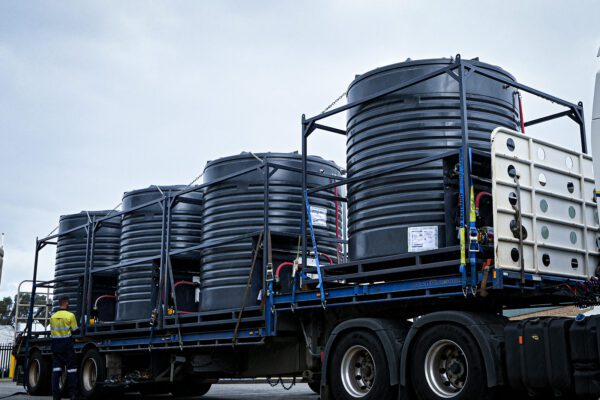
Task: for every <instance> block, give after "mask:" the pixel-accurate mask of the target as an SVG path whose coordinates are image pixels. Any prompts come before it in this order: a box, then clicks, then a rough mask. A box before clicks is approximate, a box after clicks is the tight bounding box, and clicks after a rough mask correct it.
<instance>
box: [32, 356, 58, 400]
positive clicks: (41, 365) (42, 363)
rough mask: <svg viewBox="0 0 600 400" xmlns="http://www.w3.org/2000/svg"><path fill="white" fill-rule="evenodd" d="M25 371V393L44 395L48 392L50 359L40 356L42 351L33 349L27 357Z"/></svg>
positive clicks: (50, 371)
mask: <svg viewBox="0 0 600 400" xmlns="http://www.w3.org/2000/svg"><path fill="white" fill-rule="evenodd" d="M27 365H28V367H27V373H26V374H25V379H26V382H27V385H26V386H27V393H28V394H30V395H31V396H44V395H47V394H49V393H50V385H51V380H50V375H51V373H52V370H51V368H50V361H49V360H48V359H47V358H44V357H42V353H40V352H39V351H34V352H33V353H32V354H31V356H30V357H29V362H28V364H27Z"/></svg>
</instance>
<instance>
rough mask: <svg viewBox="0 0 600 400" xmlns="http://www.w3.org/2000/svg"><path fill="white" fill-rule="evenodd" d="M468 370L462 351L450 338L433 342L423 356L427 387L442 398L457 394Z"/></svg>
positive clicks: (462, 386) (463, 384)
mask: <svg viewBox="0 0 600 400" xmlns="http://www.w3.org/2000/svg"><path fill="white" fill-rule="evenodd" d="M468 370H469V364H468V362H467V357H466V356H465V353H464V351H463V350H462V349H461V347H460V346H459V345H458V344H456V343H455V342H453V341H451V340H447V339H443V340H439V341H437V342H435V343H434V344H433V346H431V347H430V348H429V351H428V352H427V355H426V356H425V377H426V379H427V383H428V384H429V388H430V389H431V390H432V391H433V392H434V393H435V394H436V395H438V396H439V397H442V398H446V399H449V398H452V397H455V396H458V394H459V393H460V392H461V391H462V390H463V388H464V387H465V384H466V382H467V378H468Z"/></svg>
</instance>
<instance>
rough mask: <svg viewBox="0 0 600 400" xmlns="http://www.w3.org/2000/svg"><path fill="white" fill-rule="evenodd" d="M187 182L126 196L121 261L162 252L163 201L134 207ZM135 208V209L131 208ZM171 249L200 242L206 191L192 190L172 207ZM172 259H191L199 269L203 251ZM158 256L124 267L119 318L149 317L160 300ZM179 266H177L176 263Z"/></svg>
mask: <svg viewBox="0 0 600 400" xmlns="http://www.w3.org/2000/svg"><path fill="white" fill-rule="evenodd" d="M185 188H186V186H183V185H179V186H159V187H157V186H150V187H149V188H146V189H139V190H133V191H131V192H127V193H125V194H124V196H123V211H124V214H123V228H122V233H121V261H129V260H132V259H136V258H145V257H152V256H158V255H160V252H161V245H162V217H163V211H162V208H161V205H160V204H159V203H154V204H152V205H150V206H146V207H144V208H141V209H137V210H132V209H133V208H135V207H137V206H140V205H142V204H145V203H148V202H150V201H152V200H156V199H159V198H161V197H162V196H163V193H164V194H168V193H175V192H177V191H180V190H183V189H185ZM130 210H132V211H130ZM171 210H172V211H171V250H178V249H183V248H187V247H191V246H195V245H198V244H200V240H201V234H202V193H201V192H199V191H196V192H189V193H187V194H185V195H183V196H181V197H180V201H178V202H177V203H176V204H175V205H174V206H173V208H172V209H171ZM172 260H174V261H178V260H188V261H189V262H190V263H191V264H192V268H194V264H195V268H196V269H197V271H198V273H199V262H200V253H199V252H198V251H192V252H186V253H182V254H180V255H177V256H176V257H173V258H172ZM158 265H159V264H158V259H157V260H156V261H155V262H154V263H153V262H144V263H140V264H135V265H132V266H127V267H121V268H120V271H119V285H118V289H117V320H119V321H124V320H133V319H146V318H149V317H150V315H151V312H152V309H153V308H154V304H155V300H156V297H155V296H156V290H154V289H155V287H156V285H157V284H158V276H157V271H158V270H157V268H158ZM174 268H175V267H174Z"/></svg>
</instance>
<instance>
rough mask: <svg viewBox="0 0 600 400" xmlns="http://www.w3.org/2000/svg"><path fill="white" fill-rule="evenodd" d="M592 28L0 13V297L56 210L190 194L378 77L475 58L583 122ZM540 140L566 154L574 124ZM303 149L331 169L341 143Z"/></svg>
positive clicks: (287, 13) (195, 4)
mask: <svg viewBox="0 0 600 400" xmlns="http://www.w3.org/2000/svg"><path fill="white" fill-rule="evenodd" d="M599 18H600V2H597V1H592V0H589V1H577V2H572V1H549V0H543V1H542V0H540V1H524V0H517V1H508V0H504V1H472V2H466V1H452V2H448V1H423V0H418V1H417V0H413V1H374V0H369V1H367V0H365V1H348V0H345V1H342V0H339V1H299V0H293V1H127V2H124V1H85V2H84V1H61V2H48V1H39V2H38V1H22V0H14V1H8V0H4V1H0V169H1V171H2V183H1V184H0V232H4V233H5V234H6V240H5V251H6V256H5V262H4V272H3V276H2V283H1V286H0V295H13V294H14V293H15V291H16V285H17V284H18V282H19V281H21V280H23V279H29V278H30V277H31V272H32V266H33V256H34V252H33V250H34V241H35V237H36V236H38V235H39V236H45V235H46V234H48V233H49V232H50V231H51V230H52V229H53V228H54V227H55V226H56V225H57V222H58V217H59V215H61V214H68V213H73V212H79V211H81V210H94V209H106V208H112V207H114V206H115V205H116V204H118V203H119V201H120V198H121V196H122V193H123V192H124V191H127V190H131V189H136V188H140V187H146V186H149V185H152V184H180V183H189V182H190V181H191V180H192V179H193V178H194V177H195V176H197V175H198V174H199V173H200V172H201V171H202V169H203V167H204V164H205V163H206V161H208V160H210V159H214V158H218V157H221V156H225V155H230V154H237V153H239V152H241V151H256V152H259V151H293V150H297V149H298V148H299V138H300V134H299V129H300V126H299V125H300V124H299V121H300V115H301V114H302V113H307V114H310V115H313V114H316V113H318V112H320V111H321V110H322V109H323V108H325V107H326V106H327V105H328V104H329V103H330V102H331V101H332V100H334V99H335V98H336V97H337V96H339V95H340V94H341V93H343V92H344V91H345V89H346V87H347V85H348V84H349V83H350V82H351V81H352V79H353V77H354V75H355V74H358V73H362V72H365V71H367V70H369V69H372V68H374V67H378V66H382V65H386V64H389V63H393V62H398V61H403V60H405V59H406V58H408V57H410V58H413V59H416V58H432V57H449V56H453V55H455V54H457V53H461V54H462V55H463V57H467V58H472V57H480V59H481V60H482V61H486V62H490V63H493V64H497V65H500V66H502V67H503V68H505V69H506V70H508V71H510V72H511V73H512V74H514V75H515V77H516V78H517V79H518V80H519V81H520V82H522V83H525V84H528V85H531V86H534V87H537V88H539V89H542V90H544V91H547V92H550V93H553V94H556V95H558V96H559V97H562V98H565V99H567V100H570V101H573V102H576V101H579V100H581V101H583V102H584V103H585V104H586V105H587V106H588V114H590V113H591V103H592V95H593V82H594V77H595V73H596V70H597V69H598V68H599V67H600V61H599V60H598V59H596V57H595V56H596V53H597V50H598V46H599V45H600V29H599V26H600V22H599ZM524 107H525V116H526V118H527V117H534V116H536V115H539V113H541V112H543V111H544V109H543V108H542V107H541V105H540V104H538V102H535V101H533V100H530V99H528V98H526V99H525V105H524ZM547 110H549V111H550V112H552V111H554V110H555V109H552V108H549V109H547ZM588 116H589V115H588ZM334 122H337V123H339V124H341V125H342V126H343V119H338V120H337V121H334ZM332 123H333V122H332ZM552 129H553V130H550V132H551V133H550V136H551V138H554V139H556V140H557V141H558V142H559V143H561V144H565V145H569V146H572V147H573V146H576V145H578V139H577V137H578V136H577V135H578V133H577V130H576V128H575V126H574V125H573V124H563V125H561V124H559V125H556V126H555V127H554V128H552ZM540 134H541V133H540ZM310 146H311V147H310V148H311V150H312V151H313V152H314V153H318V154H320V155H323V156H324V157H326V158H328V159H334V160H335V161H337V162H338V163H340V164H343V163H344V140H343V138H341V137H340V138H331V137H329V136H325V134H322V135H321V136H320V137H319V138H318V139H317V140H313V141H311V144H310ZM40 275H41V278H51V277H52V275H53V253H52V251H50V250H47V251H45V252H44V253H43V257H42V262H41V272H40Z"/></svg>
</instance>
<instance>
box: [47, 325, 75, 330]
mask: <svg viewBox="0 0 600 400" xmlns="http://www.w3.org/2000/svg"><path fill="white" fill-rule="evenodd" d="M50 329H51V330H53V331H70V330H71V328H69V327H68V326H54V327H52V328H50Z"/></svg>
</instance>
